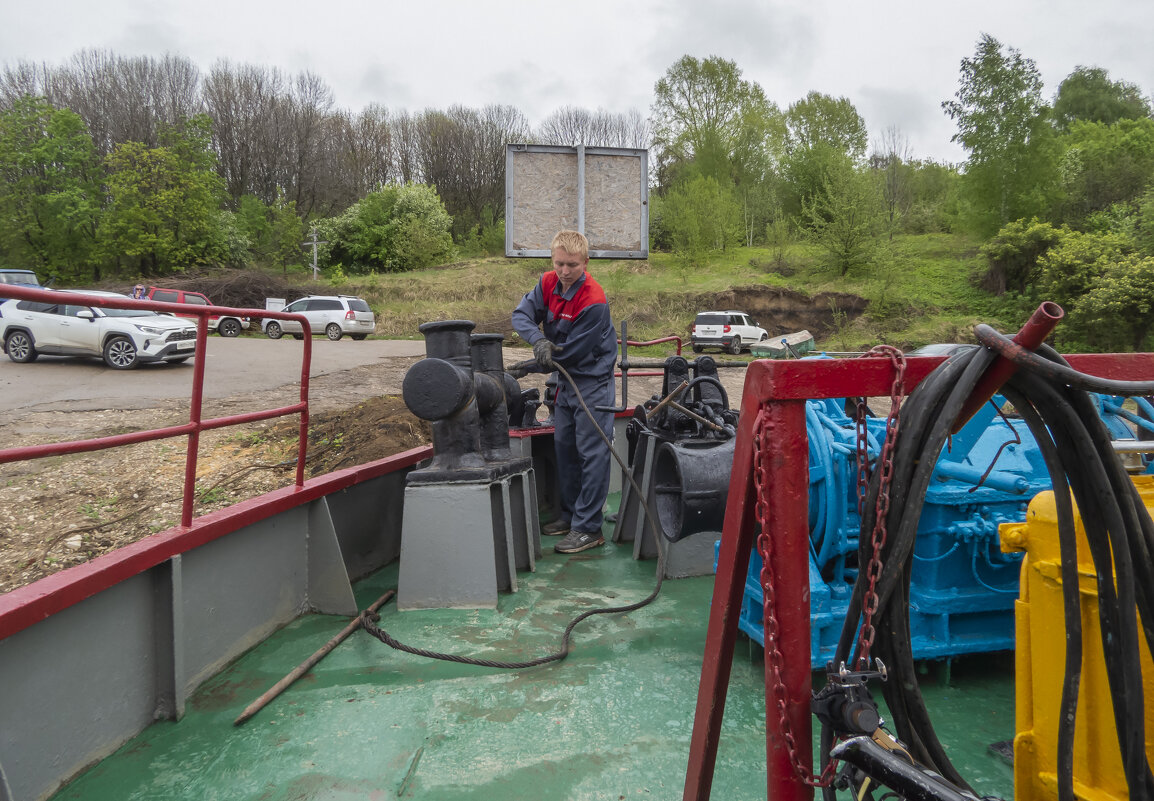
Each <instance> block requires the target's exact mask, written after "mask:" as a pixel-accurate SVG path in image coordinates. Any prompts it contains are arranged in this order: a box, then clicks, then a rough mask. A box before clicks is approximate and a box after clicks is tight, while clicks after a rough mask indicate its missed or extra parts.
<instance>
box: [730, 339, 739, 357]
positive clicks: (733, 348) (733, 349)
mask: <svg viewBox="0 0 1154 801" xmlns="http://www.w3.org/2000/svg"><path fill="white" fill-rule="evenodd" d="M729 352H730V353H732V354H733V355H734V356H736V355H737V354H739V353H741V337H734V338H733V341H732V342H730V343H729Z"/></svg>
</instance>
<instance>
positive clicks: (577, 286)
mask: <svg viewBox="0 0 1154 801" xmlns="http://www.w3.org/2000/svg"><path fill="white" fill-rule="evenodd" d="M550 250H551V251H552V253H553V256H552V259H553V269H552V271H551V272H547V273H545V274H544V275H543V276H541V279H540V280H539V281H538V282H537V285H536V286H535V287H533V289H532V290H531V291H530V292H529V293H528V294H526V295H525V297H523V298H522V299H521V302H520V303H519V304H517V308H516V309H514V310H513V329H514V330H515V331H516V332H517V333H518V334H520V335H521V337H522V338H523V339H524V340H525V341H526V342H528V343H529V344H530V345H532V346H533V356H534V357H535V358H536V360H537V367H538V369H539V370H540V371H541V372H550V371H552V370H553V369H554V364H558V365H560V366H561V367H564V368H565V370H566V371H567V372H568V373H569V375H570V377H571V378H572V379H573V383H574V384H575V385H576V390H577V392H580V393H581V397H582V398H584V400H585V405H586V406H588V407H589V411H590V412H592V415H593V418H594V419H592V420H591V419H590V417H589V415H587V414H586V413H585V410H584V409H582V408H581V404H580V402H579V401H578V400H577V396H576V394H575V393H574V388H573V387H572V386H570V385H569V382H568V380H566V378H565V376H564V375H560V376H558V381H557V400H556V406H555V408H554V410H553V416H554V421H555V422H554V434H553V443H554V449H555V451H556V454H557V477H558V483H559V484H560V489H561V498H560V502H561V521H560V523H558V524H557V525H555V526H546V528H545V531H544V532H543V533H545V534H554V535H560V534H564V535H565V536H564V539H562V540H561V541H560V542H559V543H557V545H556V546H554V548H553V550H555V551H556V552H557V553H580V552H581V551H587V550H589V549H590V548H596V547H598V546H600V545H604V544H605V538H604V537H603V536H602V534H601V525H602V523H603V522H604V521H603V520H602V513H601V510H602V507H603V506H604V505H605V496H606V495H608V494H609V474H610V458H611V457H610V454H609V446H608V445H607V444H606V440H605V439H603V438H602V436H601V434H602V432H603V433H604V434H605V436H606V437H608V438H610V439H611V438H612V436H613V413H612V412H599V411H597V410H596V407H598V406H603V407H612V406H613V405H614V400H615V397H616V395H615V392H614V387H613V367H614V365H615V363H616V361H617V331H616V330H615V329H614V328H613V320H612V318H611V317H610V316H609V302H608V301H607V300H606V299H605V292H604V291H603V290H602V289H601V286H600V285H599V284H598V283H597V282H596V281H595V280H594V279H593V276H591V275H589V273H587V272H586V267H587V266H588V264H589V242H588V240H586V239H585V237H584V235H582V234H580V233H578V232H577V231H561V232H560V233H558V234H557V235H556V236H555V237H553V243H552V246H551V247H550ZM598 429H599V430H598Z"/></svg>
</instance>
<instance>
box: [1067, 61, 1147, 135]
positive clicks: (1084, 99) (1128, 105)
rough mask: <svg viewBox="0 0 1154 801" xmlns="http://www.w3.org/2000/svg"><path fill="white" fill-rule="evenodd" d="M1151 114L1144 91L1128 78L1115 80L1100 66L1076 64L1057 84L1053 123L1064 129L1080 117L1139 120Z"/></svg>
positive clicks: (1098, 120) (1104, 120)
mask: <svg viewBox="0 0 1154 801" xmlns="http://www.w3.org/2000/svg"><path fill="white" fill-rule="evenodd" d="M1149 116H1150V102H1149V101H1148V100H1147V99H1146V98H1145V97H1144V96H1143V95H1142V90H1141V89H1139V88H1138V86H1136V85H1135V84H1132V83H1127V82H1126V81H1112V80H1110V74H1109V73H1108V72H1106V70H1104V69H1102V68H1101V67H1082V66H1079V67H1077V68H1076V69H1075V70H1074V71H1073V72H1071V73H1070V74H1069V75H1068V76H1066V79H1065V80H1064V81H1062V83H1060V84H1059V85H1058V95H1057V97H1055V98H1054V124H1055V125H1057V126H1058V129H1059V130H1062V131H1065V130H1067V129H1069V127H1070V126H1071V125H1072V124H1073V123H1074V122H1075V121H1077V120H1082V121H1084V122H1101V123H1105V124H1106V125H1110V124H1111V123H1114V122H1117V121H1118V120H1140V119H1143V118H1146V117H1149Z"/></svg>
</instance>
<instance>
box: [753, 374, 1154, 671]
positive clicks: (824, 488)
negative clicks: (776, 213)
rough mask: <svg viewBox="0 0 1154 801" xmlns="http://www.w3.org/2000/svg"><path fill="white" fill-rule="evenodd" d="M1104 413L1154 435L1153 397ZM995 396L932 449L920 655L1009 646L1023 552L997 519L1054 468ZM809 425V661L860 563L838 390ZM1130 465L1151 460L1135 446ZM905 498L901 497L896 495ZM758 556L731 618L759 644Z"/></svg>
mask: <svg viewBox="0 0 1154 801" xmlns="http://www.w3.org/2000/svg"><path fill="white" fill-rule="evenodd" d="M1098 400H1099V413H1100V415H1101V417H1102V419H1103V421H1104V422H1105V424H1106V427H1107V429H1108V430H1109V431H1110V435H1111V437H1113V438H1114V440H1115V446H1116V447H1117V448H1119V449H1120V450H1126V445H1125V441H1127V440H1129V441H1131V442H1133V441H1134V440H1135V439H1136V437H1135V432H1137V435H1138V438H1140V439H1151V438H1154V435H1152V434H1151V433H1150V432H1151V431H1154V425H1152V424H1151V422H1150V421H1151V420H1154V407H1152V406H1151V404H1150V403H1149V402H1148V401H1147V400H1146V399H1142V398H1139V399H1137V405H1138V412H1137V413H1135V412H1132V411H1130V410H1128V409H1124V408H1123V406H1122V402H1123V400H1124V399H1123V398H1112V397H1104V396H1100V397H1099V399H1098ZM995 403H997V404H999V405H1001V404H1002V399H1001V398H1000V397H998V396H996V397H995V398H994V401H993V403H988V404H986V405H985V406H984V407H983V409H982V410H981V411H979V412H978V413H977V414H975V415H974V417H973V418H972V419H971V420H970V421H969V423H967V424H966V426H965V427H964V428H963V429H962V430H961V431H959V432H958V433H957V434H956V435H955V436H954V437H953V438H952V441H951V442H950V443H949V444H948V445H947V448H946V449H945V450H943V452H942V453H941V454H940V455H939V457H938V462H937V467H936V469H935V471H934V478H933V481H932V482H931V485H930V488H929V490H928V491H927V494H926V502H925V508H924V510H923V513H922V517H921V521H920V523H919V525H918V535H917V542H916V545H915V548H914V567H913V573H912V576H911V585H910V609H909V616H910V629H911V631H912V633H913V637H912V645H913V652H914V657H915V658H917V659H938V658H945V657H950V656H957V655H960V654H966V653H976V652H983V651H998V650H1009V649H1012V648H1013V647H1014V617H1013V604H1014V600H1015V599H1016V598H1017V595H1018V568H1019V563H1020V560H1021V555H1020V554H1004V553H1002V552H1001V549H1000V546H999V541H998V526H999V525H1000V524H1001V523H1007V522H1020V521H1023V520H1025V515H1026V507H1027V505H1028V503H1029V501H1030V500H1031V499H1032V498H1033V497H1034V495H1036V494H1037V493H1038V492H1041V491H1043V490H1047V489H1049V488H1050V479H1049V476H1048V475H1047V473H1046V469H1045V465H1044V464H1043V462H1042V457H1041V454H1040V452H1039V451H1038V448H1037V445H1036V444H1035V442H1034V439H1033V437H1032V436H1031V435H1030V433H1029V431H1028V430H1027V428H1026V426H1025V423H1024V422H1023V421H1021V420H1018V419H1013V418H1006V417H1002V416H1001V415H999V414H998V412H997V409H996V408H995V406H994V404H995ZM866 430H867V440H868V449H869V457H870V459H871V460H872V459H874V458H876V457H877V456H878V454H879V453H880V452H881V445H882V444H883V442H884V436H885V419H884V418H869V419H867V421H866ZM806 431H807V435H808V437H809V486H810V492H809V521H810V563H809V575H810V614H811V626H812V639H811V646H810V658H811V664H812V665H813V667H814V668H818V667H822V666H824V665H825V663H826V662H827V661H828V660H829V659H831V658H832V657H833V653H834V649H835V648H836V646H837V640H838V637H839V635H840V633H841V628H842V622H843V620H844V618H845V613H846V607H847V604H848V600H849V596H850V593H851V591H852V588H853V583H854V579H855V578H856V575H857V567H856V556H857V548H858V529H859V524H860V518H859V516H858V510H857V487H856V484H857V466H856V463H855V448H856V445H855V441H856V427H855V423H854V420H853V418H852V417H850V416H849V415H847V414H846V412H845V410H844V405H843V404H842V403H841V402H839V401H836V400H812V401H807V403H806ZM1133 457H1134V458H1133V460H1132V461H1131V463H1130V464H1129V467H1130V469H1131V470H1132V471H1134V472H1142V471H1145V472H1150V469H1151V468H1150V467H1149V466H1148V465H1146V464H1145V460H1144V458H1143V457H1140V456H1139V455H1138V454H1137V453H1134V454H1133ZM894 502H900V499H894ZM760 574H761V557H760V556H759V555H758V554H757V553H756V551H755V552H754V553H753V554H752V555H751V558H750V565H749V573H748V575H747V577H746V582H745V596H744V600H743V603H742V609H741V615H740V618H739V622H738V626H739V628H740V629H741V630H742V631H744V632H745V633H746V634H747V635H749V637H750V638H751V639H753V640H756V641H757V642H758V643H761V644H764V635H763V630H762V614H763V612H762V609H763V596H762V590H761V585H760Z"/></svg>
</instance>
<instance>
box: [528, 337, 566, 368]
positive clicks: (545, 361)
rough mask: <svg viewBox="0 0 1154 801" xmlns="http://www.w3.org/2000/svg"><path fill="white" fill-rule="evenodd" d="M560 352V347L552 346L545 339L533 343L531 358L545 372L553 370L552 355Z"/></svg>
mask: <svg viewBox="0 0 1154 801" xmlns="http://www.w3.org/2000/svg"><path fill="white" fill-rule="evenodd" d="M560 352H561V346H560V345H554V344H553V343H552V342H550V341H549V340H547V339H538V340H537V341H536V342H534V343H533V358H535V359H536V360H537V364H539V365H541V367H542V368H543V369H545V370H552V369H553V354H554V353H560Z"/></svg>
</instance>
